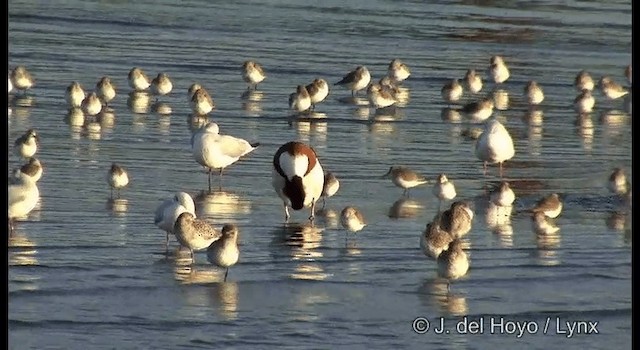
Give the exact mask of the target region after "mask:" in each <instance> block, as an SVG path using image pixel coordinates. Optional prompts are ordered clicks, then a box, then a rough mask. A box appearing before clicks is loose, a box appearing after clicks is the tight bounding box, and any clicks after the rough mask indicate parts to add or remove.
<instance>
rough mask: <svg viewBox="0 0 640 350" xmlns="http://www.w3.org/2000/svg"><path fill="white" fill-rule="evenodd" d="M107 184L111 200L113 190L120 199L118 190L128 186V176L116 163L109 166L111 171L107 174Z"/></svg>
mask: <svg viewBox="0 0 640 350" xmlns="http://www.w3.org/2000/svg"><path fill="white" fill-rule="evenodd" d="M107 183H108V184H109V187H110V188H111V198H112V199H113V190H114V189H115V190H116V193H117V197H118V198H120V189H121V188H124V187H126V186H127V185H128V184H129V175H128V174H127V171H126V170H125V169H124V168H123V167H121V166H120V165H118V164H116V163H112V164H111V169H109V173H108V174H107Z"/></svg>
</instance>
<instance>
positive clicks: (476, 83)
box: [464, 69, 482, 94]
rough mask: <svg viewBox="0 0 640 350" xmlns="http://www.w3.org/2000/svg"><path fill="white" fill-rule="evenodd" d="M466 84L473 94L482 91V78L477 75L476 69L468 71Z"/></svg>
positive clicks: (465, 77)
mask: <svg viewBox="0 0 640 350" xmlns="http://www.w3.org/2000/svg"><path fill="white" fill-rule="evenodd" d="M464 83H465V86H466V88H467V89H468V90H469V91H470V92H471V93H472V94H477V93H478V92H480V90H482V77H481V76H480V75H478V74H476V70H475V69H469V70H467V73H466V74H465V75H464Z"/></svg>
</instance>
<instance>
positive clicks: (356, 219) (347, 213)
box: [340, 206, 367, 232]
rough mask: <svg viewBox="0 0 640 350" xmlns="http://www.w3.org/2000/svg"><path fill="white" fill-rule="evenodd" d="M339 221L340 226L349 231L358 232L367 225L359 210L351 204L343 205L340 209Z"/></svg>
mask: <svg viewBox="0 0 640 350" xmlns="http://www.w3.org/2000/svg"><path fill="white" fill-rule="evenodd" d="M340 223H341V224H342V227H344V228H345V229H347V230H349V231H351V232H358V231H360V230H362V229H363V228H364V227H365V226H367V223H366V222H365V220H364V216H363V215H362V213H361V212H360V210H358V209H357V208H356V207H351V206H349V207H345V208H344V209H342V212H340Z"/></svg>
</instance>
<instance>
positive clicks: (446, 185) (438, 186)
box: [433, 174, 456, 211]
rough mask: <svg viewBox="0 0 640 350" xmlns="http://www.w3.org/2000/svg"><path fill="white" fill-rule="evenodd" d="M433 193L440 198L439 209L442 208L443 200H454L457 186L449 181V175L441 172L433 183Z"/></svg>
mask: <svg viewBox="0 0 640 350" xmlns="http://www.w3.org/2000/svg"><path fill="white" fill-rule="evenodd" d="M433 195H434V196H436V197H437V198H438V211H440V208H442V201H448V200H452V199H454V198H455V197H456V187H455V186H454V185H453V182H451V181H449V179H448V178H447V175H445V174H440V175H438V179H437V180H436V183H435V184H434V185H433Z"/></svg>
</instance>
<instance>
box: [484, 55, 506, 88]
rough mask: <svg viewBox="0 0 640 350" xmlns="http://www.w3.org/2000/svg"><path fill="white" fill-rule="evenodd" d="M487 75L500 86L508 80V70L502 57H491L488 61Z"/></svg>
mask: <svg viewBox="0 0 640 350" xmlns="http://www.w3.org/2000/svg"><path fill="white" fill-rule="evenodd" d="M489 63H490V65H489V75H490V76H491V77H492V78H493V81H494V82H495V83H496V84H502V83H504V82H505V81H507V79H509V68H508V67H507V65H506V63H504V59H502V56H493V57H491V60H490V61H489Z"/></svg>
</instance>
